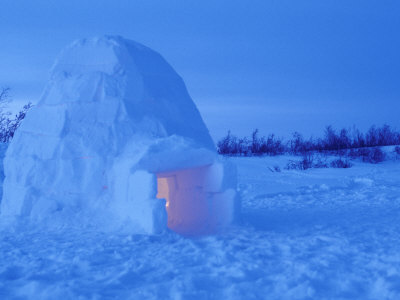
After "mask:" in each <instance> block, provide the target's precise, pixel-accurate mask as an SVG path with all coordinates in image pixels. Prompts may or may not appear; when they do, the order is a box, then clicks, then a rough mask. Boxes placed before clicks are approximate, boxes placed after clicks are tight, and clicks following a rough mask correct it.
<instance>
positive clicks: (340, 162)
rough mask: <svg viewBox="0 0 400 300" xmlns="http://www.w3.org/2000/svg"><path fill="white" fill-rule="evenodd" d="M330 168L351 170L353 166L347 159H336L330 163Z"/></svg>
mask: <svg viewBox="0 0 400 300" xmlns="http://www.w3.org/2000/svg"><path fill="white" fill-rule="evenodd" d="M330 166H331V167H332V168H345V169H346V168H351V167H352V166H353V164H352V163H351V162H350V161H349V160H348V159H342V158H338V159H335V160H333V161H331V163H330Z"/></svg>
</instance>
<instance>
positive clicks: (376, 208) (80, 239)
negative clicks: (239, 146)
mask: <svg viewBox="0 0 400 300" xmlns="http://www.w3.org/2000/svg"><path fill="white" fill-rule="evenodd" d="M288 159H290V158H289V157H287V156H280V157H262V158H257V157H255V158H230V160H232V161H234V162H235V163H236V164H237V166H238V172H239V188H240V192H241V194H242V224H240V225H237V226H235V227H233V228H231V229H230V230H228V231H226V232H224V233H221V234H219V235H216V236H208V237H201V238H186V237H182V236H179V235H177V234H175V233H173V232H168V233H164V234H161V235H153V236H145V235H117V234H113V235H110V234H101V233H98V232H94V231H93V232H91V231H89V230H84V231H82V230H78V229H74V230H71V229H69V230H67V229H60V230H57V231H48V230H46V229H44V228H29V227H27V226H24V225H21V226H20V227H19V228H14V229H13V230H11V229H6V228H2V229H1V230H0V298H1V299H25V298H29V299H60V298H62V299H147V298H159V299H400V230H399V224H400V184H399V178H400V161H396V160H391V161H386V162H383V163H381V164H377V165H374V164H366V163H361V162H356V163H355V165H354V166H353V167H352V168H350V169H331V168H330V169H310V170H307V171H296V170H284V166H285V165H286V163H287V161H288ZM274 166H280V168H281V170H282V171H281V172H274V171H272V170H274ZM0 228H1V227H0Z"/></svg>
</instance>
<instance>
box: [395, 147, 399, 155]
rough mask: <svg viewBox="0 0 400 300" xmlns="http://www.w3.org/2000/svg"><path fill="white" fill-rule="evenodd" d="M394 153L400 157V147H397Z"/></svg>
mask: <svg viewBox="0 0 400 300" xmlns="http://www.w3.org/2000/svg"><path fill="white" fill-rule="evenodd" d="M394 152H395V153H396V154H398V155H400V146H396V147H395V148H394Z"/></svg>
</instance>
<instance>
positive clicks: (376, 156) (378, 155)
mask: <svg viewBox="0 0 400 300" xmlns="http://www.w3.org/2000/svg"><path fill="white" fill-rule="evenodd" d="M385 156H386V155H385V153H384V152H383V151H382V150H381V148H378V147H375V148H372V149H370V151H369V153H368V155H367V156H364V157H363V161H366V162H370V163H373V164H377V163H380V162H382V161H384V160H385Z"/></svg>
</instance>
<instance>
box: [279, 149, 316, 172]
mask: <svg viewBox="0 0 400 300" xmlns="http://www.w3.org/2000/svg"><path fill="white" fill-rule="evenodd" d="M313 161H314V154H313V153H305V154H304V155H303V158H302V160H300V161H295V160H291V161H289V163H288V164H287V165H286V167H285V169H286V170H307V169H310V168H312V167H313Z"/></svg>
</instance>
